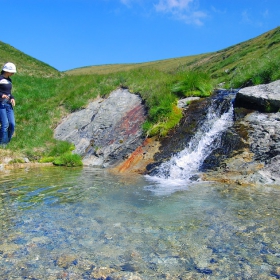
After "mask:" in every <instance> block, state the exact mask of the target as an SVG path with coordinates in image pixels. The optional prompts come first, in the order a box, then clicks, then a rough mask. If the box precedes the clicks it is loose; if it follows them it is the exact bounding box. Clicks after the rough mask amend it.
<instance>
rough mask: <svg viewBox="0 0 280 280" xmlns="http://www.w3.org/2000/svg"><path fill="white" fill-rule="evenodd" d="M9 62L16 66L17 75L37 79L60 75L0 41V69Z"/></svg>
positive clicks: (44, 64)
mask: <svg viewBox="0 0 280 280" xmlns="http://www.w3.org/2000/svg"><path fill="white" fill-rule="evenodd" d="M9 61H10V62H13V63H15V64H16V66H17V71H18V74H19V75H30V76H38V77H41V76H43V77H48V76H54V75H60V72H59V71H58V70H56V69H55V68H53V67H51V66H50V65H48V64H46V63H44V62H41V61H39V60H37V59H35V58H33V57H31V56H29V55H26V54H25V53H23V52H21V51H19V50H17V49H15V48H14V47H12V46H10V45H8V44H5V43H3V42H1V41H0V67H2V66H3V65H4V64H5V63H6V62H9Z"/></svg>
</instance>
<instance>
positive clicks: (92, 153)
mask: <svg viewBox="0 0 280 280" xmlns="http://www.w3.org/2000/svg"><path fill="white" fill-rule="evenodd" d="M187 101H188V100H180V101H179V102H178V106H179V107H181V108H183V110H184V115H185V117H184V119H183V120H182V121H181V124H180V125H179V126H178V127H177V128H176V129H174V130H173V131H171V132H170V134H169V135H168V137H167V138H165V139H161V140H155V139H145V138H144V137H143V131H142V128H141V126H142V124H143V122H144V121H145V119H146V110H145V105H144V104H143V102H142V100H141V98H140V97H139V96H137V95H135V94H131V93H130V92H129V90H128V89H123V88H119V89H117V90H115V91H113V92H112V93H111V94H110V96H109V97H108V98H98V99H97V100H95V101H94V102H92V103H90V104H89V105H88V107H87V108H86V109H83V110H81V111H79V112H75V113H73V114H71V115H69V116H68V117H67V118H65V119H63V120H62V122H61V124H60V125H59V126H58V127H57V128H56V129H55V133H54V136H55V138H56V139H60V140H66V141H69V142H71V143H73V144H74V145H75V147H76V149H75V151H74V152H75V153H78V154H80V155H81V156H82V157H83V163H84V165H91V166H103V167H110V168H111V169H113V170H115V171H118V172H125V171H129V172H132V171H134V172H139V173H145V172H147V170H146V166H147V165H149V164H152V163H154V162H156V161H160V158H161V159H163V157H161V156H160V155H162V154H165V156H164V160H167V159H168V157H170V156H171V154H172V153H174V147H175V146H176V149H177V150H178V151H179V150H180V149H182V148H183V146H184V145H185V144H186V139H188V138H190V137H191V135H192V134H193V133H194V130H191V129H190V128H191V127H192V128H195V125H194V120H197V119H198V118H199V115H202V114H203V112H204V110H205V106H207V105H206V101H205V99H200V100H197V98H196V99H195V100H192V103H191V106H187V105H186V104H188V102H187ZM234 107H235V108H234V110H235V123H234V126H233V127H232V128H230V129H229V130H228V131H227V132H226V133H225V136H224V142H228V146H230V148H228V149H227V151H226V152H225V151H224V150H221V151H220V152H219V153H217V152H216V154H219V160H216V165H215V164H214V165H213V168H212V170H211V169H209V168H208V170H207V172H205V173H204V175H203V177H202V178H203V179H204V180H218V181H223V182H229V183H230V182H233V183H238V184H258V183H260V184H279V183H280V172H279V168H278V166H279V162H280V113H279V112H278V111H279V108H280V81H275V82H273V83H270V84H267V85H258V86H253V87H247V88H243V89H241V90H240V91H239V92H238V93H237V94H236V98H235V102H234ZM187 120H188V121H190V120H192V122H193V123H192V124H189V125H187V126H186V127H187V128H186V127H185V128H184V129H183V130H182V126H181V125H182V123H185V124H186V123H188V121H187ZM180 130H181V136H180V137H181V138H184V139H182V141H181V142H180V141H178V140H177V139H176V140H174V141H173V142H172V139H173V137H174V136H175V135H176V134H177V135H178V133H179V132H180ZM174 139H175V138H174ZM175 142H176V145H175V144H174V143H175ZM168 146H172V147H173V150H172V151H171V150H168ZM167 150H168V151H167ZM166 151H167V152H166ZM168 153H169V154H168ZM214 157H215V156H214V155H213V154H212V155H211V161H212V162H213V158H214ZM216 158H218V156H216ZM214 161H215V159H214Z"/></svg>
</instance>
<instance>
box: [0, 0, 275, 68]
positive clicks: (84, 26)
mask: <svg viewBox="0 0 280 280" xmlns="http://www.w3.org/2000/svg"><path fill="white" fill-rule="evenodd" d="M0 3H1V22H2V30H1V37H0V40H1V41H2V42H4V43H7V44H9V45H11V46H13V47H15V48H16V49H18V50H20V51H22V52H24V53H26V54H28V55H30V56H32V57H34V58H36V59H38V60H40V61H43V62H45V63H47V64H49V65H51V66H53V67H54V68H56V69H58V70H60V71H65V70H70V69H74V68H78V67H83V66H90V65H103V64H115V63H139V62H148V61H155V60H161V59H167V58H175V57H182V56H189V55H195V54H201V53H207V52H212V51H218V50H221V49H223V48H226V47H229V46H232V45H234V44H237V43H240V42H243V41H246V40H248V39H251V38H254V37H256V36H259V35H261V34H262V33H264V32H267V31H269V30H271V29H273V28H276V27H278V26H279V25H280V24H279V21H280V1H279V0H258V1H257V0H13V1H5V0H0Z"/></svg>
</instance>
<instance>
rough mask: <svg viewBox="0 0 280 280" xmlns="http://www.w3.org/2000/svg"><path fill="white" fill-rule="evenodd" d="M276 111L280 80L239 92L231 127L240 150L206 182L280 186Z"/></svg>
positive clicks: (279, 119)
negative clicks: (240, 143)
mask: <svg viewBox="0 0 280 280" xmlns="http://www.w3.org/2000/svg"><path fill="white" fill-rule="evenodd" d="M242 107H243V108H242ZM244 108H251V110H245V109H244ZM267 108H269V110H267ZM279 108H280V81H275V82H273V83H270V84H267V85H259V86H253V87H248V88H244V89H242V90H241V91H240V92H239V93H238V94H237V96H236V100H235V115H236V121H235V124H234V129H235V131H236V132H237V133H238V137H239V139H240V142H242V143H243V145H242V148H240V149H237V150H235V151H234V152H233V153H232V154H231V156H230V157H228V158H227V159H226V160H225V161H224V165H223V166H224V167H223V168H222V172H221V170H218V171H217V172H212V174H210V173H209V174H208V175H206V177H205V179H208V180H209V179H210V180H222V181H225V182H226V181H227V182H229V181H234V182H235V183H236V182H238V183H239V184H253V185H255V184H277V185H279V184H280V169H279V166H280V112H277V111H279ZM265 111H270V112H271V111H273V112H274V113H265Z"/></svg>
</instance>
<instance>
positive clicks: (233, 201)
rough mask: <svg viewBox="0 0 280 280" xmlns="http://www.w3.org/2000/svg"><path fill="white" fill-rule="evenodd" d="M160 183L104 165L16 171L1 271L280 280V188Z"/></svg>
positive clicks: (8, 197) (1, 195)
mask: <svg viewBox="0 0 280 280" xmlns="http://www.w3.org/2000/svg"><path fill="white" fill-rule="evenodd" d="M150 184H151V182H150V181H149V182H148V181H146V179H145V178H144V177H142V176H127V177H125V176H114V175H112V174H108V173H107V172H106V171H105V170H104V169H94V168H85V169H65V168H44V169H34V170H29V171H24V170H17V171H15V172H14V173H13V174H12V175H9V174H6V175H5V176H4V177H3V180H2V178H1V179H0V185H1V192H0V234H1V240H0V263H1V271H0V278H1V279H29V278H30V279H98V278H100V279H102V277H103V278H104V279H106V277H107V279H180V278H181V279H204V278H206V277H210V278H209V279H212V278H213V279H278V278H280V241H279V240H280V230H279V224H280V223H279V218H280V217H279V209H280V208H279V207H278V199H279V194H280V188H277V187H275V188H266V187H264V188H258V189H253V188H244V187H242V188H241V187H239V186H232V185H231V186H226V185H224V186H221V185H213V184H205V183H204V184H192V185H191V186H188V187H187V188H186V189H183V190H182V189H180V191H177V192H173V193H171V194H165V195H159V196H158V195H156V194H155V193H154V192H153V191H151V189H147V188H146V186H148V185H150ZM129 277H131V278H129ZM260 277H261V278H260Z"/></svg>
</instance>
